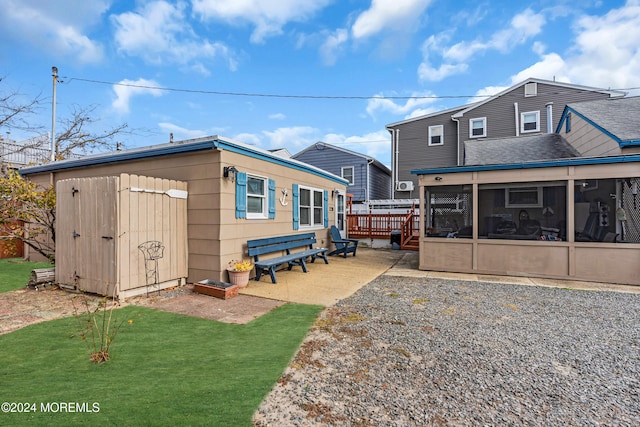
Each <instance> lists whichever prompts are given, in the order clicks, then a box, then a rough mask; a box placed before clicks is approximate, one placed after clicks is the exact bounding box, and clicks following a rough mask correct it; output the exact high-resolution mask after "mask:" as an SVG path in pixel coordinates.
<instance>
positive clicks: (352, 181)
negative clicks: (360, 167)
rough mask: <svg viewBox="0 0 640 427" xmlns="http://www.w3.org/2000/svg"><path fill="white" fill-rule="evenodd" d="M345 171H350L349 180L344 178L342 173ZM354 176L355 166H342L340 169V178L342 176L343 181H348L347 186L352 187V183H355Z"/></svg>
mask: <svg viewBox="0 0 640 427" xmlns="http://www.w3.org/2000/svg"><path fill="white" fill-rule="evenodd" d="M347 169H351V179H349V178H346V177H345V176H344V171H345V170H347ZM355 175H356V168H355V166H343V167H342V168H340V176H342V177H343V178H344V179H346V180H347V181H349V185H353V183H354V182H355Z"/></svg>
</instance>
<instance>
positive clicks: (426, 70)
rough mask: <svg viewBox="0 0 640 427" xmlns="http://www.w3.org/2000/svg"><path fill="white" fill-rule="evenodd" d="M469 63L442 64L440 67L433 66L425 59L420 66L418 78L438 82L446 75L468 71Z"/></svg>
mask: <svg viewBox="0 0 640 427" xmlns="http://www.w3.org/2000/svg"><path fill="white" fill-rule="evenodd" d="M467 68H469V66H468V65H467V64H440V66H439V67H438V68H433V67H432V66H431V64H429V63H428V62H426V61H423V62H422V63H421V64H420V65H419V66H418V78H419V79H420V80H421V81H429V82H438V81H441V80H444V79H445V78H446V77H449V76H452V75H455V74H462V73H464V72H465V71H467Z"/></svg>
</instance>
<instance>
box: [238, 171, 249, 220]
mask: <svg viewBox="0 0 640 427" xmlns="http://www.w3.org/2000/svg"><path fill="white" fill-rule="evenodd" d="M246 217H247V173H246V172H236V218H246Z"/></svg>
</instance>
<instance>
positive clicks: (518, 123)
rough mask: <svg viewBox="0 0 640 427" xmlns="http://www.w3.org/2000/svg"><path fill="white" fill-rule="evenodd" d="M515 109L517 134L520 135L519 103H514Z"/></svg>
mask: <svg viewBox="0 0 640 427" xmlns="http://www.w3.org/2000/svg"><path fill="white" fill-rule="evenodd" d="M513 109H514V110H515V115H516V117H515V119H516V120H515V121H516V136H520V115H519V113H518V103H517V102H514V103H513Z"/></svg>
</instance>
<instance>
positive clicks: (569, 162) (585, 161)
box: [411, 154, 640, 175]
mask: <svg viewBox="0 0 640 427" xmlns="http://www.w3.org/2000/svg"><path fill="white" fill-rule="evenodd" d="M635 162H640V154H628V155H623V156H605V157H574V158H571V159H556V160H544V161H540V162H522V163H504V164H495V165H469V166H457V167H446V168H433V169H413V170H411V173H412V174H413V175H432V174H440V173H458V172H482V171H496V170H515V169H536V168H548V167H560V166H582V165H605V164H615V163H635Z"/></svg>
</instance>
